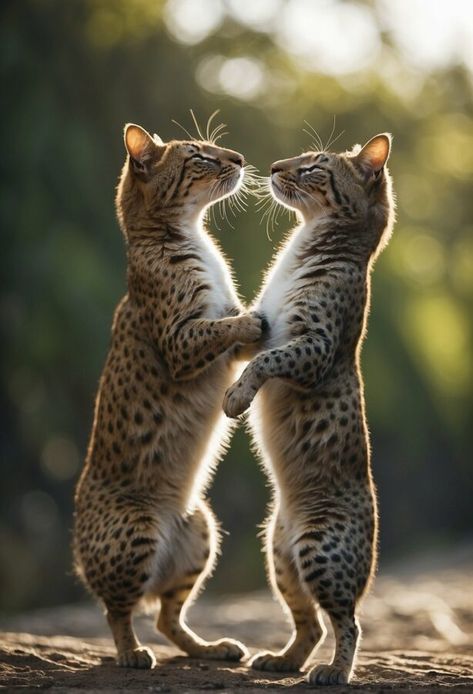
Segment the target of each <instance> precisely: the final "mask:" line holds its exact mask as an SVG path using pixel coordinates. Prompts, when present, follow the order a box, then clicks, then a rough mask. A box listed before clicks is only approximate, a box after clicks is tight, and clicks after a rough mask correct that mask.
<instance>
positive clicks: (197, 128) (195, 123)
mask: <svg viewBox="0 0 473 694" xmlns="http://www.w3.org/2000/svg"><path fill="white" fill-rule="evenodd" d="M190 113H191V116H192V120H193V121H194V125H195V129H196V130H197V134H198V135H199V137H200V139H201V140H205V138H204V136H203V135H202V131H201V129H200V127H199V124H198V122H197V118H196V117H195V113H194V111H193V110H192V109H190Z"/></svg>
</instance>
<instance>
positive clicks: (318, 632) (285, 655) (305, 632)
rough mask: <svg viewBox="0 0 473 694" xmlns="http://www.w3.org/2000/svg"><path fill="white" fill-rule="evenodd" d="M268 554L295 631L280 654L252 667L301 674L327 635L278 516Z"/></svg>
mask: <svg viewBox="0 0 473 694" xmlns="http://www.w3.org/2000/svg"><path fill="white" fill-rule="evenodd" d="M266 553H267V563H268V574H269V580H270V583H271V587H272V589H273V592H274V594H275V595H276V597H277V598H278V599H279V602H280V603H281V604H282V605H283V607H284V608H285V609H286V611H287V608H289V612H290V615H291V617H292V621H293V626H294V632H293V634H292V637H291V639H290V641H289V643H288V644H287V645H286V646H285V648H284V649H283V650H282V651H281V652H280V653H271V652H266V653H258V654H257V655H256V656H254V658H253V659H252V661H251V666H252V667H253V668H254V669H255V670H269V671H273V672H291V671H297V670H300V668H301V667H302V666H303V665H304V663H305V661H306V660H307V658H308V657H309V656H310V654H311V653H312V652H313V650H314V648H315V647H316V646H317V645H318V644H319V643H321V642H322V640H323V637H324V636H325V633H326V632H325V629H324V627H323V624H322V623H321V621H320V618H319V614H318V607H317V605H316V604H315V602H314V600H313V599H312V598H311V596H310V595H308V594H307V593H306V592H305V591H304V590H303V588H302V586H301V582H300V578H299V575H298V572H297V568H296V566H295V565H294V563H293V558H292V554H291V548H290V547H286V545H285V543H284V541H283V528H282V526H281V525H280V524H279V521H278V518H277V516H276V517H275V519H274V521H273V522H272V523H271V525H270V527H269V528H268V537H267V545H266Z"/></svg>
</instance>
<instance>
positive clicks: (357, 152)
mask: <svg viewBox="0 0 473 694" xmlns="http://www.w3.org/2000/svg"><path fill="white" fill-rule="evenodd" d="M390 150H391V135H389V134H388V133H383V134H381V135H376V136H375V137H373V138H372V139H371V140H369V142H367V143H366V144H365V145H364V147H360V146H359V145H356V146H355V147H354V148H353V149H352V150H351V151H349V152H344V153H341V154H335V153H333V152H315V151H314V152H306V153H304V154H302V155H300V156H298V157H293V158H291V159H284V160H281V161H276V162H274V164H272V166H271V190H272V193H273V196H274V197H275V198H276V200H278V201H279V202H280V203H282V204H283V205H284V206H286V207H288V208H290V209H294V210H296V211H298V212H300V213H301V214H302V216H303V217H304V219H305V220H306V221H308V220H311V219H316V218H319V217H322V216H324V217H334V218H337V219H338V220H341V221H346V222H347V223H348V224H350V223H351V224H352V225H353V227H359V228H360V229H364V228H366V229H368V231H369V232H370V233H373V232H374V236H375V238H373V243H374V244H375V245H376V246H378V245H379V244H380V241H381V237H383V241H385V240H386V237H387V236H388V235H389V232H390V230H391V227H392V221H393V212H394V202H393V197H392V191H391V179H390V175H389V172H388V170H387V168H386V162H387V160H388V158H389V153H390ZM367 233H368V232H367ZM377 234H378V236H376V235H377Z"/></svg>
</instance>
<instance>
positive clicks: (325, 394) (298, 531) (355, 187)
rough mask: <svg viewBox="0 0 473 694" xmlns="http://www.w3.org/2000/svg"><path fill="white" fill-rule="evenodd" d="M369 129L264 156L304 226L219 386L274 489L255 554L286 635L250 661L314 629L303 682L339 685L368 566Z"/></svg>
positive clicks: (296, 661) (375, 237) (382, 225)
mask: <svg viewBox="0 0 473 694" xmlns="http://www.w3.org/2000/svg"><path fill="white" fill-rule="evenodd" d="M389 149H390V138H389V137H388V136H387V135H379V136H377V137H375V138H373V139H372V140H371V141H370V142H369V143H368V144H367V145H365V147H364V148H363V149H361V150H360V148H357V149H356V150H354V151H353V152H350V153H346V154H340V155H337V154H333V153H328V152H308V153H306V154H303V155H301V156H300V157H295V158H293V159H287V160H284V161H280V162H276V163H275V164H273V166H272V177H271V185H272V190H273V193H274V196H275V197H276V199H277V200H279V201H280V202H282V203H283V204H284V205H286V206H288V207H290V208H292V209H296V210H297V212H298V213H299V214H300V215H302V217H303V224H301V225H300V226H299V227H298V228H296V229H295V230H294V231H293V232H292V234H291V235H290V237H289V239H288V241H287V242H286V244H285V246H284V247H283V248H282V250H281V251H280V252H279V254H278V256H277V257H276V259H275V262H274V264H273V266H272V268H271V269H270V271H269V273H268V275H267V277H266V281H265V283H264V286H263V288H262V290H261V293H260V295H259V297H258V299H257V301H256V302H255V305H254V308H255V309H257V310H258V311H259V312H260V313H261V314H262V315H263V316H264V318H266V320H267V321H268V323H269V334H268V336H267V338H266V341H265V345H264V349H263V351H261V352H260V353H259V354H258V355H257V356H256V357H255V358H254V359H253V360H252V361H251V362H250V363H249V364H248V366H247V367H246V369H245V371H244V372H243V374H242V375H241V377H240V379H239V380H238V381H237V382H236V383H235V384H234V385H233V386H232V387H231V388H230V389H229V391H228V392H227V394H226V396H225V401H224V409H225V412H226V413H227V414H228V415H229V416H232V417H236V416H238V415H239V414H240V413H242V412H244V411H245V410H246V409H247V408H248V407H249V406H250V404H251V402H252V400H253V398H254V397H255V395H256V393H258V395H257V397H256V399H255V402H254V405H253V406H252V408H251V410H250V424H251V428H252V430H253V435H254V439H255V442H256V444H257V446H258V448H259V450H260V451H261V454H262V456H263V459H264V463H265V465H266V468H267V470H268V473H269V476H270V478H271V480H272V482H273V488H274V508H273V512H272V515H271V518H270V520H269V524H268V531H267V540H266V553H267V561H268V570H269V578H270V582H271V585H272V586H273V589H274V592H275V594H276V595H277V596H278V598H279V599H280V600H281V602H282V603H283V605H284V606H285V607H286V609H288V610H289V611H290V614H291V615H292V618H293V622H294V634H293V637H292V639H291V641H290V642H289V643H288V645H287V646H286V648H285V649H284V650H283V651H282V652H281V653H277V654H273V653H263V654H260V655H257V656H256V657H255V658H254V659H253V661H252V665H253V667H254V668H256V669H259V670H275V671H285V670H298V669H299V668H301V667H302V666H303V665H304V663H305V662H306V660H307V659H308V658H309V656H310V655H311V653H312V652H313V651H314V649H315V647H316V646H317V644H318V643H320V641H321V640H322V637H323V635H324V629H323V625H322V623H321V622H320V619H319V611H320V607H322V608H324V609H325V610H326V612H327V613H328V614H329V617H330V620H331V622H332V626H333V628H334V632H335V638H336V650H335V655H334V659H333V661H332V663H331V664H330V665H325V664H323V665H318V666H316V667H314V668H312V669H311V670H310V672H309V675H308V678H309V681H310V682H311V683H314V684H319V685H320V684H344V683H346V682H348V680H349V678H350V676H351V673H352V669H353V663H354V658H355V654H356V649H357V645H358V640H359V633H360V632H359V626H358V622H357V619H356V614H355V610H356V606H357V603H358V602H359V600H360V598H361V596H362V594H363V592H364V591H365V589H366V587H367V584H368V582H369V579H370V576H371V575H372V572H373V570H374V566H375V554H376V538H377V514H376V499H375V493H374V488H373V483H372V478H371V470H370V449H369V440H368V429H367V425H366V418H365V407H364V398H363V382H362V377H361V372H360V347H361V343H362V340H363V336H364V332H365V322H366V317H367V313H368V306H369V282H370V269H371V266H372V262H373V259H374V257H375V256H376V254H377V252H378V251H379V249H380V248H381V247H382V245H384V243H385V242H386V240H387V238H388V236H389V233H390V231H391V227H392V222H393V199H392V195H391V183H390V178H389V174H388V172H387V170H386V168H385V162H386V160H387V158H388V155H389Z"/></svg>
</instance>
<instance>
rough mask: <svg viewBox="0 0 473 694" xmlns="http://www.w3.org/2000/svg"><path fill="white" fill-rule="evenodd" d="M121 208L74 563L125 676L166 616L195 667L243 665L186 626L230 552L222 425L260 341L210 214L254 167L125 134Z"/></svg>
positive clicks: (234, 156) (212, 152) (147, 661)
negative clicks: (144, 607)
mask: <svg viewBox="0 0 473 694" xmlns="http://www.w3.org/2000/svg"><path fill="white" fill-rule="evenodd" d="M125 146H126V149H127V159H126V162H125V166H124V168H123V172H122V176H121V179H120V183H119V186H118V192H117V198H116V205H117V212H118V218H119V221H120V224H121V227H122V230H123V232H124V235H125V239H126V243H127V253H128V293H127V295H126V296H125V297H124V298H123V300H122V301H121V302H120V304H119V305H118V307H117V309H116V312H115V317H114V320H113V327H112V340H111V347H110V351H109V353H108V357H107V360H106V363H105V367H104V370H103V373H102V377H101V379H100V385H99V390H98V394H97V399H96V405H95V417H94V423H93V428H92V434H91V437H90V443H89V448H88V453H87V458H86V461H85V466H84V469H83V472H82V475H81V477H80V480H79V483H78V485H77V491H76V496H75V527H74V556H75V564H76V569H77V572H78V574H79V576H80V577H81V578H82V580H83V582H84V583H85V585H86V586H87V587H88V588H89V589H90V590H91V592H92V593H93V594H94V595H95V596H97V597H98V598H99V599H100V600H101V602H102V603H103V605H104V606H105V609H106V614H107V619H108V623H109V625H110V628H111V630H112V633H113V638H114V640H115V644H116V647H117V653H118V664H119V665H122V666H127V667H136V668H151V667H153V666H154V665H155V656H154V654H153V652H152V650H151V649H149V648H147V647H142V646H141V645H140V643H139V641H138V639H137V637H136V635H135V632H134V629H133V625H132V614H133V611H134V610H135V609H136V608H137V607H138V606H139V605H140V603H142V602H143V601H147V602H156V603H157V602H158V601H159V602H160V603H161V608H160V613H159V619H158V622H157V627H158V629H159V630H160V631H161V632H162V633H163V634H165V635H166V636H167V637H168V638H169V639H170V640H171V641H173V642H174V643H175V644H176V645H177V646H178V647H179V648H181V649H182V650H183V651H185V652H186V653H188V654H189V655H191V656H195V657H199V658H217V659H228V660H239V659H240V658H242V656H244V655H246V653H247V651H246V649H245V647H244V646H243V645H242V644H240V643H239V642H237V641H234V640H232V639H221V640H220V641H216V642H212V643H209V642H207V641H204V640H203V639H202V638H200V637H199V636H197V635H196V634H195V633H194V632H193V631H191V629H190V628H189V627H188V626H187V625H186V623H185V620H184V616H185V611H186V608H187V607H188V605H189V603H190V601H191V600H192V598H194V597H195V596H196V594H197V592H198V591H199V589H200V588H201V587H202V585H203V582H204V581H205V579H206V577H207V576H208V575H209V573H210V572H211V570H212V568H213V566H214V563H215V560H216V556H217V551H218V544H219V538H218V533H217V529H216V522H215V520H214V517H213V514H212V512H211V510H210V508H209V506H208V503H207V502H206V501H205V500H204V492H205V489H206V486H207V485H208V483H209V478H210V476H211V473H212V471H213V469H214V468H215V465H216V464H217V461H218V458H219V456H220V454H221V453H222V449H223V447H224V446H225V444H226V442H227V441H228V437H229V434H230V430H231V426H229V423H228V420H226V418H225V416H224V415H223V413H222V411H221V402H222V398H223V395H224V392H225V389H226V388H227V387H228V386H229V385H230V384H231V383H232V381H233V380H234V378H235V375H236V374H235V368H236V364H235V358H234V357H235V353H236V351H237V350H238V346H239V345H243V344H247V343H252V342H254V341H256V340H258V339H259V338H260V336H261V320H260V319H259V318H258V317H257V316H256V315H252V314H246V313H244V312H243V308H242V305H241V304H240V301H239V299H238V297H237V294H236V291H235V288H234V285H233V282H232V279H231V275H230V272H229V269H228V266H227V264H226V262H225V259H224V258H223V256H222V253H221V252H220V250H219V248H218V247H217V245H216V244H215V242H214V241H213V239H212V238H211V237H210V235H209V234H208V233H207V231H206V230H205V228H204V226H203V223H202V218H203V214H204V211H205V209H206V208H207V207H208V206H209V205H212V204H213V203H215V202H216V201H217V200H220V199H222V198H224V197H226V196H228V195H231V194H233V193H234V192H236V191H237V190H238V188H239V186H240V184H241V182H242V179H243V176H244V160H243V157H242V156H241V155H240V154H238V153H237V152H234V151H232V150H229V149H222V148H220V147H217V146H215V145H214V144H212V143H210V142H204V141H171V142H168V143H167V144H165V143H163V142H162V141H161V140H160V139H159V137H158V136H156V135H155V136H154V137H151V136H150V135H149V134H148V133H147V132H146V131H145V130H143V129H142V128H141V127H139V126H136V125H128V126H127V127H126V129H125Z"/></svg>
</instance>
